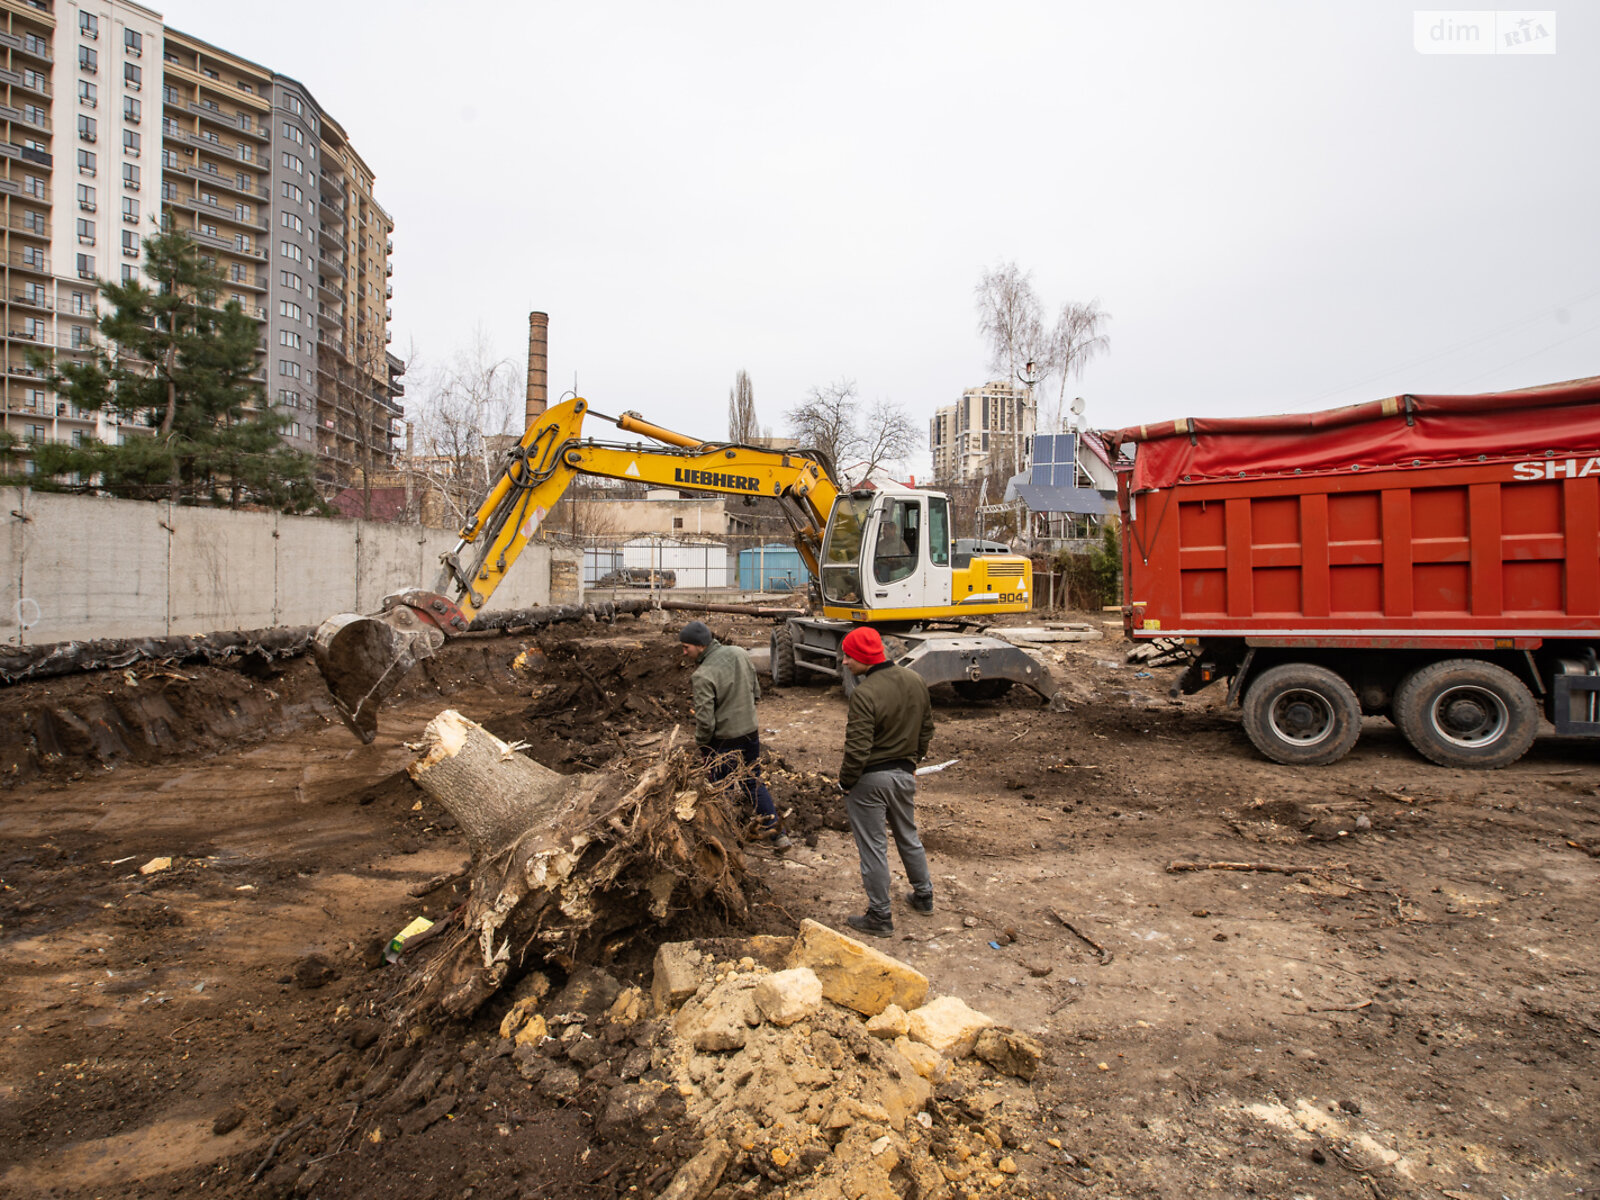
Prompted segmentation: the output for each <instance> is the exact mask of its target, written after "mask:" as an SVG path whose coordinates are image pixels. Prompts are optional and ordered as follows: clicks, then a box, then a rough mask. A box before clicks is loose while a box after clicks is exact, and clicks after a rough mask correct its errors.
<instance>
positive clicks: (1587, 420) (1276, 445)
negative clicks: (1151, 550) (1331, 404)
mask: <svg viewBox="0 0 1600 1200" xmlns="http://www.w3.org/2000/svg"><path fill="white" fill-rule="evenodd" d="M1104 436H1105V438H1106V440H1107V441H1108V442H1109V443H1110V444H1111V445H1112V446H1120V445H1121V444H1123V443H1124V442H1136V443H1138V450H1137V452H1136V454H1135V456H1134V466H1133V488H1134V490H1136V491H1142V490H1148V489H1150V488H1164V487H1171V486H1172V485H1174V484H1176V483H1179V482H1182V481H1185V480H1189V481H1198V480H1202V479H1238V478H1241V477H1246V478H1248V477H1252V476H1264V475H1285V474H1288V475H1292V474H1295V473H1297V472H1298V473H1301V474H1310V473H1313V472H1323V471H1347V470H1351V469H1360V470H1368V469H1375V468H1380V467H1395V466H1410V465H1412V464H1413V463H1440V462H1459V461H1461V460H1464V459H1473V458H1477V457H1478V456H1479V455H1488V456H1490V457H1494V458H1503V457H1506V456H1518V455H1530V456H1531V455H1535V454H1538V455H1543V454H1544V452H1545V451H1547V450H1554V451H1556V452H1558V453H1563V454H1566V453H1581V452H1584V451H1596V452H1600V376H1590V377H1589V378H1586V379H1575V380H1571V381H1569V382H1567V383H1557V384H1550V385H1548V386H1545V387H1537V388H1528V389H1525V390H1522V391H1515V392H1490V393H1485V394H1483V395H1476V396H1412V395H1404V396H1391V397H1389V398H1388V399H1386V400H1374V401H1369V402H1368V403H1365V404H1352V405H1349V406H1347V407H1345V408H1332V409H1326V410H1324V411H1322V412H1313V413H1286V414H1283V415H1281V416H1269V417H1240V418H1226V417H1197V418H1190V417H1186V418H1180V419H1178V420H1176V421H1163V422H1161V423H1160V424H1157V425H1133V426H1130V427H1128V428H1126V429H1119V430H1116V431H1114V432H1109V433H1106V434H1105V435H1104ZM1595 467H1596V470H1595V472H1593V473H1600V463H1597V464H1595Z"/></svg>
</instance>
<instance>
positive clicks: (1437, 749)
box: [1394, 658, 1539, 768]
mask: <svg viewBox="0 0 1600 1200" xmlns="http://www.w3.org/2000/svg"><path fill="white" fill-rule="evenodd" d="M1394 717H1395V723H1396V724H1397V725H1399V726H1400V732H1401V733H1403V734H1405V735H1406V741H1408V742H1410V743H1411V744H1412V745H1413V746H1415V747H1416V749H1417V753H1419V754H1421V755H1422V757H1424V758H1426V759H1428V760H1429V761H1431V762H1436V763H1438V764H1439V765H1440V766H1441V767H1490V768H1492V767H1503V766H1506V765H1507V764H1509V763H1514V762H1516V761H1517V759H1519V758H1521V757H1522V756H1523V755H1524V754H1526V753H1527V752H1528V747H1529V746H1531V745H1533V739H1534V735H1535V734H1537V733H1538V732H1539V709H1538V706H1537V705H1536V704H1535V703H1534V699H1533V696H1532V695H1531V694H1530V693H1529V692H1528V689H1527V687H1526V686H1524V685H1523V682H1522V681H1521V680H1520V679H1518V678H1517V677H1516V676H1515V675H1513V674H1512V673H1511V672H1510V671H1507V670H1506V669H1505V668H1504V667H1497V666H1495V665H1494V664H1493V663H1487V662H1483V661H1482V660H1480V659H1475V658H1452V659H1447V660H1445V661H1444V662H1436V663H1430V664H1429V665H1428V666H1426V667H1419V668H1417V669H1416V670H1415V671H1413V672H1412V673H1411V674H1410V675H1408V676H1406V678H1405V679H1404V680H1402V681H1401V684H1400V686H1399V688H1397V689H1396V690H1395V695H1394Z"/></svg>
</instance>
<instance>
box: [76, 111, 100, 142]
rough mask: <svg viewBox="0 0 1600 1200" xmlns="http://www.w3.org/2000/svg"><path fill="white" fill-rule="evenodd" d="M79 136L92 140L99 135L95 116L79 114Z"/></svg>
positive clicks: (87, 140)
mask: <svg viewBox="0 0 1600 1200" xmlns="http://www.w3.org/2000/svg"><path fill="white" fill-rule="evenodd" d="M78 136H79V137H80V138H82V139H83V140H84V141H86V142H92V141H94V140H96V138H98V137H99V126H98V125H97V124H96V123H95V119H94V118H93V117H87V116H84V115H83V114H82V113H79V114H78Z"/></svg>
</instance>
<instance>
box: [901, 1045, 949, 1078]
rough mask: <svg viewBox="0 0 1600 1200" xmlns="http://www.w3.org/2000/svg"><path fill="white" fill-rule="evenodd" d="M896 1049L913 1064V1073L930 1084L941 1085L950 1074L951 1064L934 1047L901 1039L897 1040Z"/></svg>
mask: <svg viewBox="0 0 1600 1200" xmlns="http://www.w3.org/2000/svg"><path fill="white" fill-rule="evenodd" d="M894 1048H895V1049H896V1050H898V1051H899V1052H900V1055H901V1057H903V1058H904V1059H905V1060H906V1061H907V1062H908V1063H910V1064H911V1069H912V1070H913V1071H915V1072H916V1073H917V1074H918V1075H921V1076H922V1077H923V1078H924V1079H926V1080H927V1081H928V1082H930V1083H939V1082H941V1081H942V1080H943V1079H944V1077H945V1076H946V1075H948V1074H949V1073H950V1063H949V1062H948V1061H947V1060H946V1059H945V1057H944V1055H942V1054H940V1053H939V1052H938V1051H937V1050H935V1049H934V1048H933V1047H932V1046H925V1045H923V1044H922V1043H921V1042H913V1041H912V1040H911V1039H910V1038H908V1037H901V1038H896V1039H895V1042H894Z"/></svg>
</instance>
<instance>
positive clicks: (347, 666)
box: [312, 398, 838, 742]
mask: <svg viewBox="0 0 1600 1200" xmlns="http://www.w3.org/2000/svg"><path fill="white" fill-rule="evenodd" d="M585 416H596V417H602V418H603V419H604V420H608V421H612V422H613V423H614V424H615V425H616V426H617V427H618V428H619V429H621V430H622V431H623V432H625V433H634V434H639V435H641V436H643V437H648V438H650V439H652V441H651V443H643V442H640V443H634V444H625V443H610V442H599V441H593V440H585V439H584V438H583V437H582V436H581V435H582V432H583V422H584V418H585ZM579 475H592V476H599V477H601V478H607V479H622V480H629V481H632V482H638V483H648V484H656V485H659V486H662V487H676V488H682V489H684V490H688V491H698V492H721V493H724V494H727V495H737V496H746V497H757V496H768V497H771V498H773V499H775V500H776V501H777V502H778V505H779V508H780V509H781V510H782V511H783V514H784V516H785V517H786V518H787V519H788V521H789V525H790V528H791V530H792V532H793V535H794V543H795V546H796V547H797V548H798V549H799V551H800V556H801V558H803V559H804V560H805V564H806V567H807V569H808V570H810V571H811V573H812V577H813V578H816V577H817V569H818V563H819V559H820V556H821V552H822V536H823V533H824V531H825V530H826V528H827V523H828V514H829V513H831V512H832V511H833V504H834V500H835V499H836V497H837V496H838V488H837V485H836V484H835V483H834V481H833V477H832V474H831V473H830V470H829V465H828V463H827V462H826V460H825V459H824V458H823V457H822V456H821V455H817V454H811V453H805V452H800V451H793V450H769V449H765V448H762V447H756V446H743V445H737V444H723V443H714V442H701V441H699V440H698V439H695V438H692V437H689V436H688V435H686V434H681V433H675V432H673V431H672V430H669V429H663V428H662V427H660V426H658V425H654V424H652V423H651V422H649V421H647V420H645V419H644V418H643V417H642V416H640V415H639V414H638V413H625V414H623V415H622V416H621V417H615V418H613V417H603V414H600V413H591V412H590V410H589V406H588V402H587V401H586V400H583V399H581V398H579V399H573V400H569V401H567V402H565V403H564V404H559V405H557V406H556V407H554V408H552V409H549V410H548V411H547V412H546V413H545V414H544V415H543V416H542V417H541V418H540V419H539V420H538V421H537V422H536V423H535V424H534V425H532V426H531V427H530V428H529V429H528V431H527V432H526V433H525V434H524V435H523V437H522V439H521V440H520V441H519V442H518V444H517V445H516V446H515V447H513V448H512V450H511V451H510V452H509V454H508V456H507V462H506V465H505V468H504V470H502V472H501V474H500V477H499V478H498V479H497V480H496V481H495V483H494V486H493V487H491V488H490V489H489V492H488V494H487V495H485V496H484V498H483V501H482V503H480V504H479V505H478V508H477V511H476V512H475V513H474V514H473V515H472V519H471V520H470V521H469V522H468V523H467V524H466V526H465V527H464V528H463V529H462V530H461V540H460V541H459V542H458V543H457V544H456V547H455V549H454V550H452V551H450V552H449V553H448V554H445V555H443V556H442V564H443V569H442V570H441V572H440V574H439V578H438V579H437V581H436V582H435V584H434V587H433V590H432V591H423V590H420V589H414V590H408V591H404V592H399V593H396V594H395V595H392V596H387V597H385V598H384V601H383V609H382V611H381V612H379V613H376V614H372V615H365V616H364V615H361V614H357V613H341V614H339V615H338V616H335V617H330V618H329V619H328V620H327V621H325V622H323V624H322V625H321V626H320V627H319V628H318V630H317V634H316V637H315V639H314V641H313V643H312V650H313V655H314V657H315V659H316V662H317V667H318V669H319V670H320V671H321V672H322V676H323V678H324V680H326V681H327V684H328V690H329V691H330V692H331V693H332V694H333V699H334V703H335V704H336V705H337V707H338V709H339V713H340V715H341V716H343V717H344V720H345V723H346V724H347V725H349V726H350V728H351V729H352V730H353V731H354V732H355V734H356V736H358V737H359V738H361V740H362V741H363V742H370V741H372V739H373V737H374V736H375V735H376V733H377V728H378V716H377V710H378V706H379V705H380V704H381V703H382V702H383V700H384V698H385V697H386V696H388V695H389V694H390V693H391V692H392V691H393V690H394V689H395V687H397V686H398V685H399V683H400V680H401V679H402V678H404V676H405V673H406V672H407V671H409V670H410V669H411V668H412V667H413V666H414V665H415V664H416V663H417V662H418V661H420V660H421V659H423V658H427V657H429V656H430V655H432V654H433V653H434V652H435V651H436V650H437V649H438V648H439V647H440V646H442V645H443V644H444V641H445V639H446V638H447V637H451V636H455V635H457V634H461V633H465V632H466V630H467V627H468V626H469V625H470V624H471V623H472V618H473V617H474V616H476V615H477V614H478V613H479V612H480V611H482V609H483V608H484V607H485V606H486V605H487V604H488V602H489V599H490V597H492V596H493V595H494V592H495V589H496V588H497V587H499V586H500V582H501V581H502V580H503V579H504V578H505V577H506V574H507V573H508V572H509V571H510V570H511V568H512V566H513V565H515V563H516V561H517V558H518V556H519V555H521V553H522V551H523V549H524V548H525V547H526V546H527V544H528V542H529V540H530V539H531V538H532V537H533V536H534V534H535V533H537V532H538V530H539V528H540V526H542V525H543V524H544V521H545V518H546V517H548V516H549V514H550V510H551V509H552V508H554V507H555V503H556V501H557V500H559V499H560V498H561V496H562V494H563V493H564V492H565V491H566V490H567V488H568V486H569V485H570V484H571V483H572V481H573V479H574V478H576V477H577V476H579Z"/></svg>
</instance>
